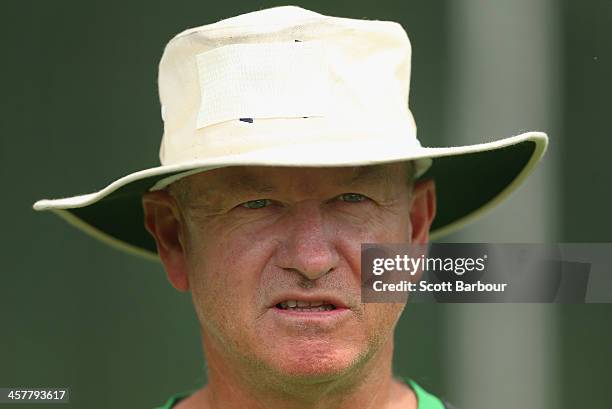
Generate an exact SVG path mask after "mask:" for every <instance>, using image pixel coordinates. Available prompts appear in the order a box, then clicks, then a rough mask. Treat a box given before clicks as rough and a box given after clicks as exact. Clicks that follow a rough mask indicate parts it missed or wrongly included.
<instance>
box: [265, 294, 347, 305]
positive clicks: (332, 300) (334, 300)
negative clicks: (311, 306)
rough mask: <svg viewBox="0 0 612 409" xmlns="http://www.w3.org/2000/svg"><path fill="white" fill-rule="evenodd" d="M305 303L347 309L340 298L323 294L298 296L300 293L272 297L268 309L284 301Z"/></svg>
mask: <svg viewBox="0 0 612 409" xmlns="http://www.w3.org/2000/svg"><path fill="white" fill-rule="evenodd" d="M291 300H294V301H305V302H316V301H323V302H324V303H327V304H332V305H333V306H334V307H336V308H348V306H347V304H346V303H345V302H344V301H342V300H341V299H340V298H338V297H337V296H335V295H333V294H325V293H317V294H300V293H286V294H281V295H279V296H277V297H274V299H273V300H272V305H270V308H273V307H274V306H276V305H277V304H279V303H282V302H284V301H291Z"/></svg>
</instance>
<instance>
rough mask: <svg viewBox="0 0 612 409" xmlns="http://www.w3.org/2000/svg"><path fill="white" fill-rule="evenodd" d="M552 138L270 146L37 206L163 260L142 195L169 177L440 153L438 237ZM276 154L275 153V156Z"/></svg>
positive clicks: (469, 215) (517, 180)
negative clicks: (406, 146)
mask: <svg viewBox="0 0 612 409" xmlns="http://www.w3.org/2000/svg"><path fill="white" fill-rule="evenodd" d="M547 144H548V138H547V136H546V135H545V134H543V133H540V132H529V133H524V134H522V135H518V136H513V137H510V138H505V139H501V140H498V141H494V142H488V143H482V144H476V145H467V146H458V147H446V148H425V147H424V148H418V149H410V150H409V151H407V152H401V150H398V149H394V147H389V146H374V145H373V146H368V147H364V146H362V147H355V149H349V151H350V152H347V151H346V147H344V153H345V154H343V155H340V156H341V157H340V158H339V155H338V152H343V151H339V150H336V149H334V147H330V146H325V147H320V146H308V147H303V148H302V147H300V149H286V148H284V150H283V149H279V150H275V149H269V150H265V151H258V152H252V153H250V154H243V155H232V156H224V157H217V158H211V159H207V160H194V161H191V162H188V163H182V164H177V165H168V166H159V167H155V168H150V169H146V170H142V171H139V172H135V173H132V174H130V175H127V176H125V177H123V178H121V179H118V180H117V181H115V182H113V183H112V184H110V185H108V186H107V187H106V188H104V189H102V190H100V191H98V192H95V193H91V194H87V195H80V196H73V197H68V198H63V199H55V200H48V199H44V200H39V201H38V202H36V203H35V204H34V209H35V210H50V211H53V212H54V213H55V214H57V215H58V216H60V217H62V218H63V219H65V220H66V221H67V222H68V223H70V224H72V225H74V226H75V227H77V228H79V229H81V230H83V231H84V232H86V233H88V234H89V235H91V236H93V237H95V238H97V239H99V240H101V241H103V242H105V243H107V244H110V245H112V246H114V247H117V248H119V249H121V250H123V251H127V252H129V253H132V254H136V255H139V256H143V257H145V258H149V259H154V260H159V257H158V255H157V251H156V245H155V241H154V240H153V238H152V237H151V236H150V235H149V233H148V232H147V231H146V229H145V228H144V214H143V208H142V201H141V198H142V195H143V193H145V192H146V191H148V190H150V189H151V187H153V186H154V185H155V184H156V183H158V182H159V181H160V180H162V179H166V178H168V177H171V176H172V175H177V174H180V173H184V172H186V171H189V170H195V169H199V170H202V171H204V170H207V169H213V168H219V167H227V166H245V165H252V166H255V165H259V166H300V167H309V166H310V167H313V166H317V167H322V166H359V165H373V164H380V163H391V162H398V161H407V160H415V161H421V162H422V161H423V160H427V159H433V163H432V165H431V167H429V169H428V170H427V171H426V172H425V173H424V174H423V175H422V176H421V178H432V179H434V180H435V183H436V194H437V213H436V218H435V219H434V222H433V225H432V227H431V231H430V238H431V240H436V239H438V238H440V237H442V236H444V235H446V234H449V233H451V232H453V231H455V230H457V229H459V228H460V227H462V226H464V225H465V224H466V223H468V222H470V221H471V220H473V219H476V218H478V217H479V216H480V215H481V214H482V213H484V212H486V211H487V210H488V209H490V208H492V207H494V206H495V205H497V204H498V203H499V202H501V201H502V200H503V199H504V198H506V197H507V196H508V195H509V194H510V193H511V192H513V191H514V190H515V189H516V188H517V187H518V186H519V185H520V184H521V182H522V181H523V180H524V179H525V178H526V177H527V175H529V174H530V173H531V171H532V170H533V169H534V167H535V165H536V164H537V163H538V162H539V160H540V159H541V157H542V155H543V154H544V152H545V150H546V147H547ZM271 158H275V159H271Z"/></svg>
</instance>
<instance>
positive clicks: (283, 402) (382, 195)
mask: <svg viewBox="0 0 612 409" xmlns="http://www.w3.org/2000/svg"><path fill="white" fill-rule="evenodd" d="M177 185H178V186H177V188H176V189H175V188H174V187H172V188H171V189H170V192H167V191H158V192H152V193H147V194H146V195H145V196H144V198H143V205H144V209H145V224H146V227H147V229H148V230H149V231H150V232H151V234H152V235H153V236H154V237H155V239H156V242H157V246H158V252H159V254H160V257H161V260H162V262H163V264H164V267H165V269H166V271H167V273H168V277H169V280H170V282H171V283H172V284H173V285H174V287H175V288H177V289H178V290H182V291H187V290H190V291H191V294H192V298H193V303H194V307H195V310H196V313H197V316H198V319H199V322H200V325H201V331H202V337H203V344H204V345H203V346H204V350H205V354H206V358H207V362H208V366H209V385H208V388H206V389H203V390H202V391H201V392H200V393H198V394H195V395H194V396H193V397H192V398H191V399H190V400H186V401H184V402H183V405H184V407H190V406H189V404H190V403H192V404H193V405H192V407H216V406H215V405H216V403H217V404H222V406H223V407H234V405H232V404H230V402H231V401H232V400H234V403H235V407H274V406H278V407H287V408H288V407H296V408H297V407H321V408H322V407H330V408H331V407H359V406H358V405H357V403H356V402H357V399H360V400H359V401H360V402H364V405H365V404H366V403H367V404H368V405H369V406H371V407H392V403H393V402H396V403H398V402H400V401H401V402H403V404H404V405H407V404H409V403H410V402H412V403H414V402H413V401H414V397H413V396H412V394H411V392H410V391H409V390H408V388H406V387H404V386H400V385H399V384H398V383H397V382H394V381H393V380H392V377H391V367H390V365H391V356H392V350H393V331H394V328H395V325H396V323H397V320H398V318H399V315H400V314H401V312H402V310H403V308H404V305H403V304H391V303H387V304H382V303H381V304H362V303H360V245H361V243H397V242H413V243H426V242H427V240H428V230H429V226H430V224H431V222H432V220H433V217H434V214H435V191H434V186H433V182H431V181H427V182H417V183H416V185H415V186H414V187H412V185H411V183H410V181H409V180H408V176H407V172H406V166H405V164H390V165H381V166H375V167H362V168H276V167H231V168H221V169H215V170H211V171H208V172H203V173H199V174H196V175H192V176H189V177H187V178H185V179H183V180H181V181H179V183H177ZM177 198H178V199H177ZM299 296H309V297H314V298H317V299H319V298H320V299H322V300H329V299H330V298H331V299H333V300H334V302H335V304H337V305H341V306H342V307H343V308H344V309H343V311H344V312H343V314H342V318H341V319H333V320H329V319H322V320H310V319H309V318H296V319H288V318H286V317H285V316H283V315H282V314H279V313H278V309H277V308H276V304H277V303H278V302H280V301H281V300H286V299H295V298H296V297H299ZM372 389H374V390H372ZM362 398H367V399H366V400H365V401H364V400H363V399H362ZM228 399H229V400H228ZM196 402H197V404H198V405H200V406H196V405H195V404H196ZM215 402H216V403H215ZM239 402H240V403H239ZM382 404H384V405H387V406H381V405H382ZM241 405H242V406H241ZM372 405H375V406H372ZM363 407H367V406H363ZM404 407H410V406H404Z"/></svg>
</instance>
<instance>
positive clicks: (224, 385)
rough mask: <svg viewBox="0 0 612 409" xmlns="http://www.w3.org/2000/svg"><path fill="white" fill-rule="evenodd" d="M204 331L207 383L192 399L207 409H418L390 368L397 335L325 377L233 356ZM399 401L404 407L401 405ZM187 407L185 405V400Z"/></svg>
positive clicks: (408, 392)
mask: <svg viewBox="0 0 612 409" xmlns="http://www.w3.org/2000/svg"><path fill="white" fill-rule="evenodd" d="M211 341H212V340H211V339H210V338H208V337H207V336H206V334H203V343H204V350H205V353H206V358H207V363H208V385H207V386H206V387H205V388H204V389H202V390H201V391H200V392H198V393H197V394H196V395H197V396H195V395H194V399H193V401H194V402H195V401H197V402H198V404H197V406H196V405H194V406H193V407H198V408H207V409H221V408H223V409H234V408H236V409H238V408H240V409H243V408H249V409H250V408H252V409H259V408H261V409H264V408H265V409H276V408H278V409H280V408H282V409H345V408H346V409H348V408H351V409H370V408H395V407H402V408H416V401H415V399H414V396H413V394H412V392H411V391H410V390H409V389H408V388H407V387H406V386H405V385H403V384H401V383H399V382H397V381H395V380H394V379H393V377H392V372H391V359H392V355H393V340H392V339H390V340H388V341H387V343H385V344H384V345H383V346H382V347H381V348H380V349H379V350H378V351H375V352H374V353H372V354H371V356H370V357H368V358H365V359H364V362H362V363H360V364H358V365H356V367H355V368H351V369H349V370H347V371H346V373H344V374H342V375H338V376H330V377H329V378H327V379H324V380H316V381H315V380H304V379H299V380H298V379H296V378H295V377H291V376H282V375H279V374H273V373H271V371H270V370H269V369H267V368H262V365H249V364H248V363H245V362H244V361H243V360H240V359H232V357H227V356H226V354H221V353H220V352H221V350H220V349H219V348H216V347H215V345H214V342H211ZM399 404H401V406H400V405H399ZM185 406H186V407H187V405H185Z"/></svg>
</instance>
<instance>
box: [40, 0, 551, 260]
mask: <svg viewBox="0 0 612 409" xmlns="http://www.w3.org/2000/svg"><path fill="white" fill-rule="evenodd" d="M410 58H411V47H410V42H409V40H408V37H407V35H406V32H405V31H404V29H403V28H402V27H401V26H400V25H399V24H397V23H394V22H388V21H372V20H356V19H348V18H339V17H330V16H324V15H321V14H318V13H315V12H312V11H309V10H305V9H302V8H299V7H293V6H287V7H276V8H272V9H267V10H261V11H257V12H253V13H248V14H244V15H240V16H237V17H233V18H229V19H225V20H222V21H219V22H217V23H214V24H209V25H205V26H201V27H197V28H193V29H190V30H187V31H184V32H182V33H180V34H178V35H177V36H175V37H174V38H173V39H172V40H171V41H170V42H169V43H168V45H167V46H166V48H165V51H164V54H163V56H162V59H161V62H160V66H159V91H160V100H161V111H162V118H163V120H164V135H163V138H162V142H161V148H160V161H161V166H158V167H154V168H150V169H145V170H141V171H138V172H135V173H132V174H129V175H127V176H124V177H122V178H120V179H118V180H116V181H115V182H113V183H111V184H110V185H108V186H107V187H105V188H104V189H102V190H100V191H98V192H95V193H91V194H86V195H80V196H73V197H67V198H62V199H54V200H48V199H45V200H39V201H38V202H36V203H35V204H34V209H35V210H51V211H53V212H54V213H56V214H57V215H59V216H61V217H62V218H64V219H65V220H67V221H68V222H69V223H71V224H73V225H74V226H76V227H78V228H80V229H81V230H83V231H85V232H86V233H88V234H90V235H92V236H94V237H96V238H98V239H100V240H102V241H104V242H106V243H109V244H111V245H114V246H116V247H118V248H120V249H123V250H126V251H129V252H132V253H136V254H138V255H142V256H145V257H149V258H157V253H156V245H155V241H154V240H153V238H152V237H151V236H150V235H149V233H148V232H147V231H146V229H145V228H144V223H143V220H144V215H143V208H142V195H143V194H144V193H145V192H147V191H151V190H157V189H163V188H164V187H166V186H167V185H169V184H170V183H172V182H174V181H176V180H178V179H180V178H182V177H185V176H188V175H191V174H195V173H198V172H203V171H207V170H211V169H216V168H221V167H228V166H291V167H341V166H366V165H375V164H384V163H393V162H401V161H413V163H414V164H415V168H416V173H417V177H420V178H429V177H431V178H433V179H434V180H435V183H436V191H437V197H438V201H437V214H436V218H435V220H434V222H433V225H432V227H431V233H430V237H431V239H432V240H435V239H436V238H439V237H441V236H442V235H445V234H447V233H449V232H451V231H454V230H456V229H458V228H460V227H461V226H463V225H464V224H466V223H467V222H469V221H470V220H473V219H475V218H477V217H478V216H480V215H481V214H482V213H483V212H485V211H486V210H487V209H490V208H492V207H493V206H495V205H496V204H498V203H499V202H500V201H501V200H503V199H504V198H505V197H507V196H508V195H509V194H510V193H511V192H512V191H514V190H515V189H516V188H517V187H518V186H519V185H520V183H521V182H522V181H523V180H524V179H525V178H526V177H527V175H528V174H529V173H531V171H532V170H533V169H534V167H535V165H536V164H537V163H538V161H539V160H540V159H541V157H542V155H543V154H544V151H545V150H546V146H547V141H548V139H547V136H546V135H545V134H543V133H541V132H528V133H524V134H522V135H518V136H513V137H509V138H506V139H501V140H496V141H492V142H488V143H482V144H477V145H468V146H452V147H424V146H422V145H421V143H420V142H419V140H418V139H417V136H416V125H415V122H414V120H413V117H412V114H411V112H410V109H409V106H408V94H409V85H410Z"/></svg>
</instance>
